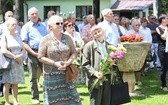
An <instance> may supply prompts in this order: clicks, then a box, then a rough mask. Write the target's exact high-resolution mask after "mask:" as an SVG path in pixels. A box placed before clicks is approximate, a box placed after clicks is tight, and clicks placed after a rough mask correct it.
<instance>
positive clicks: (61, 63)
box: [54, 61, 69, 70]
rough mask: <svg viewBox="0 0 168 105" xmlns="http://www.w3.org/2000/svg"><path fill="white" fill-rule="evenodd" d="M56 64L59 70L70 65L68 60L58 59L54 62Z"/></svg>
mask: <svg viewBox="0 0 168 105" xmlns="http://www.w3.org/2000/svg"><path fill="white" fill-rule="evenodd" d="M54 66H55V67H57V68H58V70H66V67H67V66H69V63H68V62H66V61H57V62H55V63H54Z"/></svg>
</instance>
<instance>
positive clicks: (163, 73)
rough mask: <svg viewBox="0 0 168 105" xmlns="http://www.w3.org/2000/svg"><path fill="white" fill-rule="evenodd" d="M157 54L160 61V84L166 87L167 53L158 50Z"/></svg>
mask: <svg viewBox="0 0 168 105" xmlns="http://www.w3.org/2000/svg"><path fill="white" fill-rule="evenodd" d="M158 55H159V59H160V63H161V85H162V87H166V73H167V71H168V53H165V52H164V51H161V50H158Z"/></svg>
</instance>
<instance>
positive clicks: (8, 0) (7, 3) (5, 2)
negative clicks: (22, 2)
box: [0, 0, 13, 17]
mask: <svg viewBox="0 0 168 105" xmlns="http://www.w3.org/2000/svg"><path fill="white" fill-rule="evenodd" d="M0 9H1V10H2V16H3V17H4V15H5V12H6V11H9V10H10V11H13V0H1V8H0Z"/></svg>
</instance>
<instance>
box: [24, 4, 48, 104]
mask: <svg viewBox="0 0 168 105" xmlns="http://www.w3.org/2000/svg"><path fill="white" fill-rule="evenodd" d="M28 17H29V20H30V21H29V22H27V23H26V24H25V25H24V26H23V27H22V30H21V36H22V40H23V45H24V47H25V49H26V51H27V53H28V70H29V76H30V85H31V94H32V103H33V104H39V91H38V85H37V80H36V74H37V69H39V68H40V69H41V70H42V64H41V63H40V62H39V61H38V59H37V56H38V48H39V43H40V40H41V38H42V37H44V36H45V35H46V34H47V29H46V27H45V25H44V24H42V23H41V22H39V21H38V18H39V12H38V10H37V9H36V8H35V7H32V8H30V9H29V10H28Z"/></svg>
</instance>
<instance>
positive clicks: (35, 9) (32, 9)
mask: <svg viewBox="0 0 168 105" xmlns="http://www.w3.org/2000/svg"><path fill="white" fill-rule="evenodd" d="M33 11H35V12H37V13H39V11H38V9H37V8H36V7H31V8H30V9H29V10H28V16H29V15H30V13H31V12H33Z"/></svg>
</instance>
